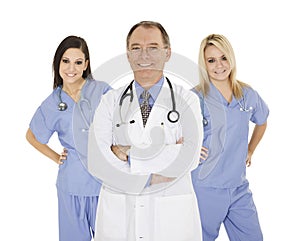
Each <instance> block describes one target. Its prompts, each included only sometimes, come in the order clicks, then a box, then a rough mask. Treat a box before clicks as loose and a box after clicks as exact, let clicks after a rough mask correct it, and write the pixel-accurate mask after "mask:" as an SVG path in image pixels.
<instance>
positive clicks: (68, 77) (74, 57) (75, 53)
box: [59, 48, 88, 84]
mask: <svg viewBox="0 0 300 241" xmlns="http://www.w3.org/2000/svg"><path fill="white" fill-rule="evenodd" d="M87 66H88V60H85V56H84V53H83V52H82V51H81V50H80V49H78V48H69V49H67V50H66V52H65V53H64V54H63V56H62V58H61V61H60V64H59V74H60V76H61V78H62V79H63V82H64V83H69V84H72V83H75V82H77V81H78V80H80V79H82V75H83V72H84V71H85V70H86V68H87Z"/></svg>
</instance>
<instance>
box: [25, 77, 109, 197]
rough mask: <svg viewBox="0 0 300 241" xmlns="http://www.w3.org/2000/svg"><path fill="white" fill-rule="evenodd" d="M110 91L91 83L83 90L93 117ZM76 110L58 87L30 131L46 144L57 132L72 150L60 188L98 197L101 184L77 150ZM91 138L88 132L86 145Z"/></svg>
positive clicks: (62, 167) (63, 167)
mask: <svg viewBox="0 0 300 241" xmlns="http://www.w3.org/2000/svg"><path fill="white" fill-rule="evenodd" d="M109 89H111V88H110V86H109V85H108V84H107V83H105V82H102V81H96V80H89V79H87V81H86V83H85V84H84V86H83V88H82V91H81V96H82V97H83V98H84V99H85V100H88V101H89V102H88V103H89V104H88V107H89V108H90V109H91V115H92V116H93V115H94V111H95V108H96V107H97V106H98V104H99V102H100V99H101V96H102V95H103V94H105V93H106V92H107V91H108V90H109ZM60 93H61V100H62V101H63V102H65V103H66V104H67V105H68V108H67V109H66V110H65V111H59V110H58V104H59V103H60V99H59V94H60ZM86 108H87V107H85V109H86ZM76 109H78V108H77V103H75V102H74V100H73V99H72V98H71V97H70V96H69V95H67V94H66V93H65V92H64V91H62V90H61V87H58V88H56V89H54V90H53V92H52V94H51V95H49V96H48V97H47V98H46V99H45V100H44V101H43V102H42V104H41V105H40V106H39V107H38V109H37V110H36V112H35V114H34V116H33V118H32V120H31V122H30V126H29V127H30V129H31V131H32V132H33V134H34V135H35V137H36V139H37V140H38V141H39V142H41V143H43V144H47V143H48V141H49V139H50V138H51V136H52V135H53V134H54V132H57V135H58V138H59V141H60V143H61V145H62V146H63V147H65V148H67V149H68V156H67V160H66V161H65V162H64V164H62V165H60V166H59V171H58V176H57V181H56V185H57V188H59V189H60V190H62V191H63V192H65V193H68V194H70V195H78V196H98V195H99V192H100V187H101V182H100V181H99V180H96V179H95V178H94V177H93V176H92V175H90V174H89V172H88V171H87V169H86V168H85V166H84V163H83V162H82V160H81V158H80V156H79V153H78V151H77V150H76V149H77V148H76V147H77V145H76V143H77V142H78V141H77V140H76V139H75V138H77V136H79V135H77V134H76V133H74V132H76V130H75V129H74V128H73V123H74V119H76V118H78V116H77V115H74V114H73V112H74V110H76ZM74 113H75V112H74ZM79 118H80V117H79ZM75 122H76V121H75ZM88 124H89V123H88ZM83 128H85V129H86V128H87V127H86V126H84V127H83ZM87 136H88V132H86V137H85V139H84V140H86V143H87V140H88V139H87ZM85 155H86V153H85Z"/></svg>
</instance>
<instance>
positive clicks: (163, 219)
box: [88, 21, 203, 241]
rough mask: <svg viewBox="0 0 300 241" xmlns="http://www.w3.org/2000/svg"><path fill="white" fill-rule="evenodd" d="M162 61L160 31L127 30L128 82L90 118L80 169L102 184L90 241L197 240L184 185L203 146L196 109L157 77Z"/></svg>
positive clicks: (143, 25) (166, 52) (191, 199)
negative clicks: (85, 162) (84, 168)
mask: <svg viewBox="0 0 300 241" xmlns="http://www.w3.org/2000/svg"><path fill="white" fill-rule="evenodd" d="M170 56H171V48H170V41H169V37H168V34H167V32H166V31H165V29H164V28H163V26H162V25H161V24H159V23H157V22H151V21H143V22H140V23H137V24H136V25H134V26H133V27H132V28H131V30H130V31H129V33H128V36H127V57H128V60H129V63H130V66H131V68H132V70H133V73H134V81H132V82H131V83H130V84H128V85H127V86H125V87H121V88H120V89H117V90H112V91H110V92H108V93H107V94H106V95H105V96H103V98H102V101H101V103H100V104H99V106H98V108H97V110H96V112H95V117H94V121H93V123H92V125H91V129H90V134H89V151H88V152H89V153H88V156H89V157H88V169H89V171H90V172H91V173H92V174H93V175H94V176H95V177H97V178H99V179H101V180H102V182H103V186H102V189H101V192H100V197H99V203H98V211H97V219H96V220H97V221H96V233H95V241H137V240H143V241H170V240H176V241H201V240H202V233H201V223H200V218H199V211H198V207H197V200H196V196H195V193H194V191H193V186H192V182H191V170H193V169H195V168H196V167H197V165H198V160H199V157H200V149H201V144H202V138H203V134H202V120H201V111H200V104H199V99H198V98H197V96H196V95H195V94H194V93H192V92H191V91H189V90H185V89H184V88H183V87H181V86H179V85H175V84H173V83H171V82H170V80H169V79H168V78H167V77H166V76H164V73H163V69H164V65H165V63H166V62H167V61H168V60H169V58H170ZM116 68H117V66H116ZM145 90H147V91H148V93H149V94H150V97H149V94H145V92H144V91H145ZM145 96H147V98H146V97H145ZM148 98H149V99H148ZM146 102H147V103H146ZM145 104H146V106H147V108H149V109H148V112H149V111H150V115H149V117H148V119H147V118H146V119H144V120H143V117H145V115H147V114H145V113H144V112H143V110H145V109H144V108H145V107H144V106H145ZM111 146H114V147H113V148H111ZM112 150H113V151H112ZM114 153H115V154H116V156H118V157H119V158H117V157H116V156H115V155H114Z"/></svg>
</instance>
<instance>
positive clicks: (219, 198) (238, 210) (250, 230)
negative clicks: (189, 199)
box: [195, 183, 263, 241]
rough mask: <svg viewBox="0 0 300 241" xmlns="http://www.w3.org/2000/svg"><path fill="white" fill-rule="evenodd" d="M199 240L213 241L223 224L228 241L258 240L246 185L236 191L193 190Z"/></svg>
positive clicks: (252, 204)
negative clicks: (195, 199) (198, 218)
mask: <svg viewBox="0 0 300 241" xmlns="http://www.w3.org/2000/svg"><path fill="white" fill-rule="evenodd" d="M195 192H196V195H197V200H198V206H199V210H200V217H201V223H202V235H203V241H214V240H216V238H217V237H218V235H219V230H220V227H221V224H222V223H224V226H225V229H226V232H227V235H228V237H229V239H230V241H262V240H263V235H262V231H261V228H260V225H259V221H258V216H257V211H256V207H255V205H254V202H253V198H252V193H251V191H250V190H249V184H248V183H246V184H244V185H242V186H239V187H237V188H211V187H197V188H196V187H195Z"/></svg>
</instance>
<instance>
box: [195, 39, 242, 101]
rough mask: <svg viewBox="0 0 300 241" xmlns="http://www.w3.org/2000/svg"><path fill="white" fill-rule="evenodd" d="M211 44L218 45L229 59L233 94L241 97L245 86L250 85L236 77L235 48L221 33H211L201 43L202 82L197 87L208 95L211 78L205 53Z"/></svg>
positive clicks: (200, 65)
mask: <svg viewBox="0 0 300 241" xmlns="http://www.w3.org/2000/svg"><path fill="white" fill-rule="evenodd" d="M211 45H213V46H215V47H217V48H218V49H219V50H220V51H221V52H222V53H223V54H224V55H225V57H226V59H227V60H228V62H229V65H230V68H231V72H230V75H229V81H230V83H231V88H232V92H233V95H234V96H235V97H236V98H238V99H239V98H241V97H242V96H243V87H244V86H248V85H247V84H245V83H243V82H241V81H239V80H237V79H236V62H235V55H234V51H233V48H232V46H231V44H230V42H229V41H228V39H227V38H226V37H224V36H223V35H220V34H210V35H208V36H207V37H206V38H205V39H203V40H202V42H201V44H200V50H199V58H198V65H199V74H200V83H199V85H198V86H196V89H197V90H198V91H201V92H202V93H203V95H204V96H206V95H207V93H208V91H209V83H210V80H209V76H208V73H207V68H206V60H205V55H204V53H205V49H206V48H207V47H208V46H211Z"/></svg>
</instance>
